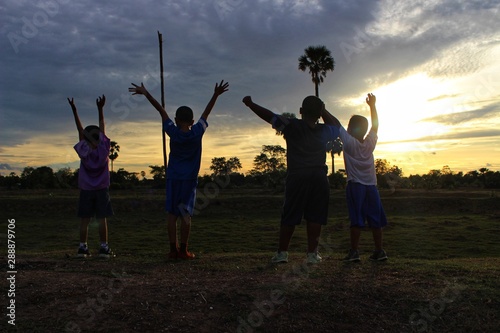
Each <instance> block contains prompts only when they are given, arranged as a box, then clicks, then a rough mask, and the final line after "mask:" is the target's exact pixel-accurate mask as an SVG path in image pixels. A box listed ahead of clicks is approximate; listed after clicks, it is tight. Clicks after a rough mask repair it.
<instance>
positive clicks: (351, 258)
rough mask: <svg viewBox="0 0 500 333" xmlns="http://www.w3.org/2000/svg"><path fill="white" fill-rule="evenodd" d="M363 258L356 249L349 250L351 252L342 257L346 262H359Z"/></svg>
mask: <svg viewBox="0 0 500 333" xmlns="http://www.w3.org/2000/svg"><path fill="white" fill-rule="evenodd" d="M360 260H361V259H360V258H359V253H358V251H356V250H349V253H348V254H347V255H346V256H345V257H344V259H342V261H345V262H355V261H356V262H357V261H360Z"/></svg>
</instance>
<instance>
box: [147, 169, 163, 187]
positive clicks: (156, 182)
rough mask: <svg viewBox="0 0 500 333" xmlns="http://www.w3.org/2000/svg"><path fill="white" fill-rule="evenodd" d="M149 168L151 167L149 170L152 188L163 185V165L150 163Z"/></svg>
mask: <svg viewBox="0 0 500 333" xmlns="http://www.w3.org/2000/svg"><path fill="white" fill-rule="evenodd" d="M149 168H150V169H151V170H150V171H149V173H150V174H152V175H153V187H154V188H161V187H164V186H165V166H164V165H162V166H159V165H150V166H149Z"/></svg>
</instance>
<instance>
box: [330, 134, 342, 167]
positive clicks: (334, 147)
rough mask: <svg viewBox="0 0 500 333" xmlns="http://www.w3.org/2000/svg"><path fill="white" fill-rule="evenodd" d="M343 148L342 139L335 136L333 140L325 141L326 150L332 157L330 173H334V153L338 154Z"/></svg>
mask: <svg viewBox="0 0 500 333" xmlns="http://www.w3.org/2000/svg"><path fill="white" fill-rule="evenodd" d="M342 150H343V145H342V141H340V138H336V139H335V140H333V141H328V142H327V143H326V152H327V153H330V156H331V157H332V174H335V154H337V155H338V156H340V153H341V152H342Z"/></svg>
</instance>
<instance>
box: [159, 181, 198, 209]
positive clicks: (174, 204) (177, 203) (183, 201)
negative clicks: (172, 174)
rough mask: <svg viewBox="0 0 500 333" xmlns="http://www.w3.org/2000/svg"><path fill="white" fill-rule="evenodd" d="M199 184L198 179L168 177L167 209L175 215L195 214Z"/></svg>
mask: <svg viewBox="0 0 500 333" xmlns="http://www.w3.org/2000/svg"><path fill="white" fill-rule="evenodd" d="M197 186H198V180H197V179H192V180H178V179H167V200H166V203H165V210H166V211H167V212H169V213H170V214H172V215H175V216H186V215H189V216H193V212H194V205H195V203H196V187H197Z"/></svg>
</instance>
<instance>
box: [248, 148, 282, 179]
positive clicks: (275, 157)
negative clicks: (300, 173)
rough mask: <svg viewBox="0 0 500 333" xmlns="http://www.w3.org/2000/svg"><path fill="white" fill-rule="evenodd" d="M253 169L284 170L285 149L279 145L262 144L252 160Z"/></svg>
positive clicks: (270, 171) (269, 171)
mask: <svg viewBox="0 0 500 333" xmlns="http://www.w3.org/2000/svg"><path fill="white" fill-rule="evenodd" d="M253 165H254V170H256V171H258V172H262V173H272V172H276V171H285V170H286V149H285V148H283V147H281V146H280V145H275V146H273V145H264V146H262V151H261V153H260V154H259V155H257V156H255V158H254V160H253Z"/></svg>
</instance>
